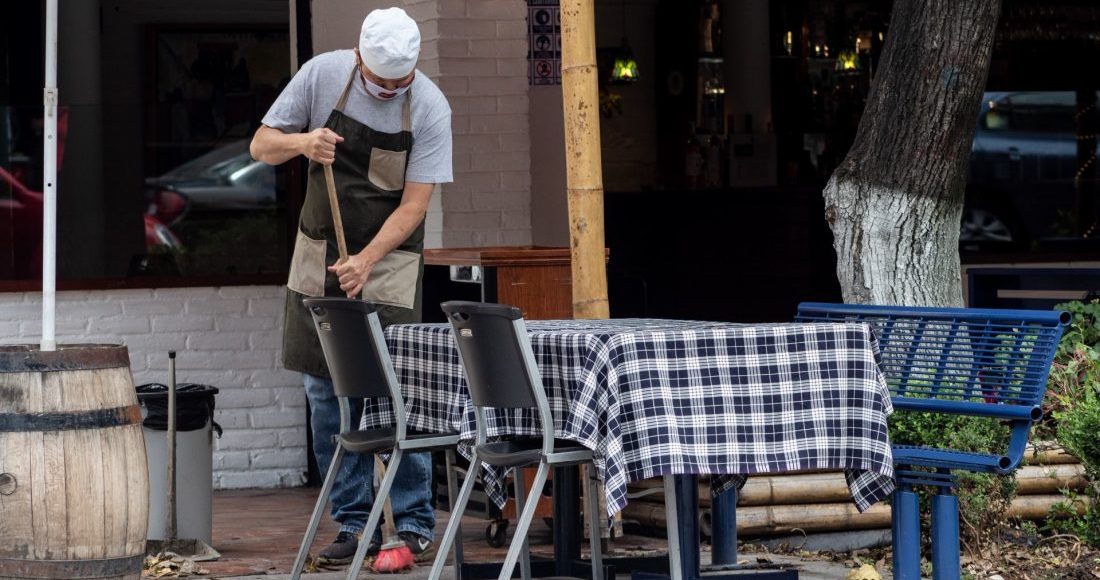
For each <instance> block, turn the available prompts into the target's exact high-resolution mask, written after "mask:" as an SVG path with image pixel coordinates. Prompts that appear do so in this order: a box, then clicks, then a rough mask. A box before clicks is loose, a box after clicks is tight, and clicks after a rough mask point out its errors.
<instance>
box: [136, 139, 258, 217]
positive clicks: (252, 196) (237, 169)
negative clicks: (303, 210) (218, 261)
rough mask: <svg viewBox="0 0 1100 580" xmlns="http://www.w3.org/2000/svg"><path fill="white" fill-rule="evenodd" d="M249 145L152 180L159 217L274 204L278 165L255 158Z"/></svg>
mask: <svg viewBox="0 0 1100 580" xmlns="http://www.w3.org/2000/svg"><path fill="white" fill-rule="evenodd" d="M248 144H249V142H248V140H246V139H243V140H240V141H234V142H232V143H229V144H228V145H223V146H221V147H218V148H216V149H214V150H212V151H210V152H208V153H205V154H203V155H200V156H199V157H196V158H194V159H192V160H190V161H188V162H186V163H184V164H182V165H180V166H179V167H176V168H175V169H172V170H171V171H168V172H167V173H165V174H164V175H161V176H159V177H150V178H148V179H146V181H145V183H146V192H147V197H148V199H149V200H150V203H151V204H155V205H156V206H157V207H158V208H160V210H161V212H162V213H160V214H158V215H159V216H160V217H161V218H162V219H164V220H165V221H166V222H168V223H172V224H174V223H176V222H177V221H179V220H182V219H186V216H187V215H188V214H221V213H228V212H246V211H250V210H257V209H266V208H271V207H274V206H275V204H276V201H277V200H276V195H275V168H274V167H272V166H270V165H268V164H266V163H261V162H259V161H256V160H254V159H252V156H251V154H250V153H249V152H248Z"/></svg>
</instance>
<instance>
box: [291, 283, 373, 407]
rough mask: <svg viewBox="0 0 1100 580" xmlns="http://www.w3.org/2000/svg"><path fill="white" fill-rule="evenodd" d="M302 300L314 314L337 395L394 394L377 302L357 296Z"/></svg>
mask: <svg viewBox="0 0 1100 580" xmlns="http://www.w3.org/2000/svg"><path fill="white" fill-rule="evenodd" d="M303 302H304V303H305V305H306V308H308V309H309V312H310V314H312V315H313V323H314V325H315V326H316V328H317V336H318V338H320V339H321V350H323V351H324V353H325V362H326V363H328V371H329V375H330V376H331V377H332V386H333V390H334V391H335V392H336V396H338V397H352V398H378V397H391V396H392V395H393V390H392V389H391V385H390V381H391V380H393V379H392V378H391V377H390V376H388V375H389V374H390V373H392V370H389V371H388V370H387V369H389V368H390V366H389V365H390V364H391V363H390V358H389V351H388V350H387V349H386V338H385V335H383V334H382V325H381V323H380V322H379V320H378V313H377V312H376V311H375V307H374V305H373V304H371V303H370V302H367V301H365V300H359V299H356V298H306V299H305V300H303Z"/></svg>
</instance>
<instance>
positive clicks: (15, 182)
mask: <svg viewBox="0 0 1100 580" xmlns="http://www.w3.org/2000/svg"><path fill="white" fill-rule="evenodd" d="M246 8H247V9H246ZM59 9H60V13H59V24H58V39H59V42H58V89H59V95H60V107H59V114H58V141H59V150H58V181H57V183H58V229H57V269H58V271H57V274H58V279H59V284H60V286H61V287H63V288H64V287H66V286H67V287H97V286H98V287H127V286H136V287H141V286H156V285H190V284H218V285H222V284H235V283H255V282H263V281H268V280H269V281H270V282H278V281H281V278H283V277H284V275H285V272H286V269H287V264H288V261H289V259H288V256H289V248H290V245H289V244H290V242H289V236H288V232H289V231H290V229H291V226H290V224H289V222H290V220H291V219H292V217H291V216H290V213H292V211H288V209H291V208H296V207H297V206H296V201H295V200H297V199H300V195H301V185H300V183H301V182H300V179H301V178H300V174H298V173H297V172H298V171H299V166H298V165H297V164H294V163H291V164H285V165H284V166H280V167H271V166H268V165H265V164H262V163H259V162H257V161H254V160H253V159H252V158H251V156H250V155H249V151H248V143H249V141H250V139H251V136H252V134H253V133H254V132H255V130H256V128H257V127H258V126H259V123H260V120H261V119H262V117H263V115H264V113H265V112H266V111H267V109H268V108H269V107H270V105H271V103H272V102H273V101H274V99H275V98H276V97H277V96H278V94H279V92H280V90H281V89H282V88H283V86H285V84H286V83H287V82H288V81H289V79H290V76H291V70H290V34H289V24H288V23H289V13H288V7H287V4H286V2H285V1H282V0H252V1H250V2H248V3H247V7H245V6H236V5H234V4H233V3H226V2H218V1H214V0H202V1H198V2H191V3H188V6H187V10H182V11H181V10H180V9H179V3H178V2H171V1H169V0H113V1H110V2H108V1H106V0H104V1H101V2H97V1H92V2H62V3H60V4H59ZM4 10H5V18H4V19H3V22H2V23H0V289H4V288H6V289H21V288H25V287H30V286H29V285H31V284H32V283H33V281H34V280H36V279H38V278H39V277H40V276H41V261H42V230H41V221H42V194H41V191H42V177H43V176H42V171H43V169H42V139H43V120H42V119H43V110H42V88H43V85H44V72H43V67H44V59H45V54H44V49H43V43H44V21H45V7H44V3H40V2H17V3H12V4H11V5H10V6H5V9H4ZM28 23H37V25H31V26H28Z"/></svg>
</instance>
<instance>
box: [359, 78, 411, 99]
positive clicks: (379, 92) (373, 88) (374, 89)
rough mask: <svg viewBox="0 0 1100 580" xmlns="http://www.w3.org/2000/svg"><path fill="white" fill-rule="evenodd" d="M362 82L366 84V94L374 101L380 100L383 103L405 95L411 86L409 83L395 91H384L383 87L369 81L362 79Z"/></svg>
mask: <svg viewBox="0 0 1100 580" xmlns="http://www.w3.org/2000/svg"><path fill="white" fill-rule="evenodd" d="M363 82H364V83H366V85H367V92H368V93H370V94H371V96H372V97H374V98H376V99H382V100H383V101H388V100H390V99H394V98H397V97H400V96H401V95H403V94H405V91H407V90H409V87H410V86H412V82H410V83H409V84H407V85H405V86H403V87H397V88H396V89H394V90H392V91H391V90H388V89H386V88H385V87H381V86H378V85H376V84H374V83H372V82H370V79H368V78H366V77H363Z"/></svg>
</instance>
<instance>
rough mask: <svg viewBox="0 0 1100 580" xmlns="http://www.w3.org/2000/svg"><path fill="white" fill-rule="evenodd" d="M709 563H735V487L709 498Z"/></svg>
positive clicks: (724, 564)
mask: <svg viewBox="0 0 1100 580" xmlns="http://www.w3.org/2000/svg"><path fill="white" fill-rule="evenodd" d="M710 517H711V526H710V545H711V558H710V561H711V564H712V565H714V566H735V565H737V489H736V488H733V489H730V490H728V491H725V492H723V493H720V494H718V495H716V496H714V497H713V498H711V500H710Z"/></svg>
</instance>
